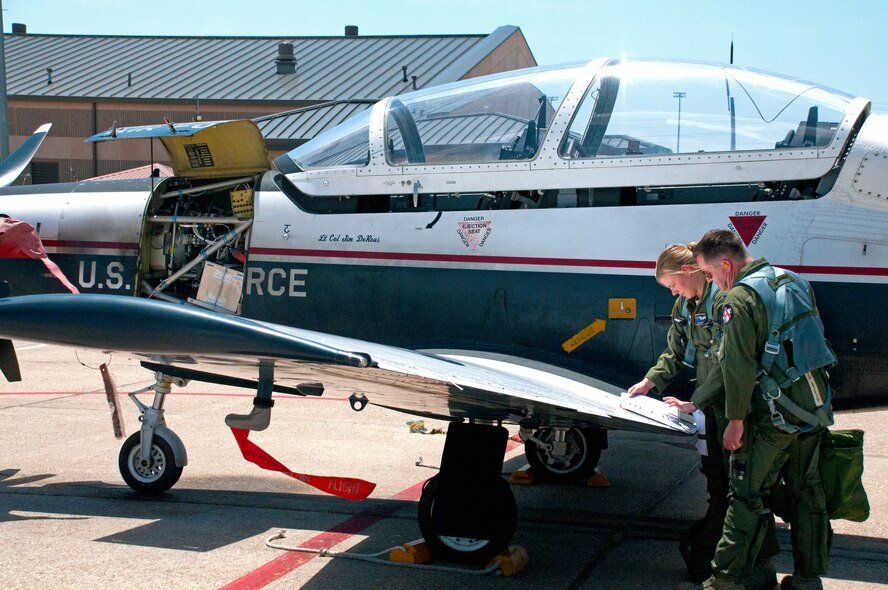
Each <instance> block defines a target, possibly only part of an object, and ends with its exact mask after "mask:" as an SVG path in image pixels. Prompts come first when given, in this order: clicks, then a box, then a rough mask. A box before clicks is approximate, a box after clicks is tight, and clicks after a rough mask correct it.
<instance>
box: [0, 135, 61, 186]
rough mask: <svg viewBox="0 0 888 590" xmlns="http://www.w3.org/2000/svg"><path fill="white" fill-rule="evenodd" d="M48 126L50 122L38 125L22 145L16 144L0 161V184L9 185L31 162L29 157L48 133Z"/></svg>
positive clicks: (34, 152) (35, 151)
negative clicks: (12, 150)
mask: <svg viewBox="0 0 888 590" xmlns="http://www.w3.org/2000/svg"><path fill="white" fill-rule="evenodd" d="M50 127H52V123H44V124H43V125H41V126H40V127H38V128H37V130H36V131H35V132H34V133H33V134H31V137H29V138H28V139H26V140H25V141H24V143H22V145H20V146H18V147H17V148H16V150H15V151H14V152H12V153H11V154H9V156H7V157H6V159H5V160H3V161H2V162H0V186H9V185H10V184H12V183H13V182H15V179H16V178H18V177H19V174H21V173H22V170H24V169H25V168H27V166H28V164H30V163H31V158H33V157H34V154H36V153H37V150H38V149H39V148H40V144H41V143H43V139H44V138H45V137H46V134H47V133H49V129H50Z"/></svg>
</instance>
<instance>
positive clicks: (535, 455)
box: [524, 427, 601, 482]
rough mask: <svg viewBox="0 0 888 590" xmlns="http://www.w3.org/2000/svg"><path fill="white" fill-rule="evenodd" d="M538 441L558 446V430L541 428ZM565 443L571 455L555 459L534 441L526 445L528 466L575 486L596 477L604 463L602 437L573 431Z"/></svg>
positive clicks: (568, 433)
mask: <svg viewBox="0 0 888 590" xmlns="http://www.w3.org/2000/svg"><path fill="white" fill-rule="evenodd" d="M534 438H536V439H539V440H541V441H543V442H544V443H547V444H552V443H554V442H555V429H554V428H548V427H546V428H540V429H538V430H537V431H536V432H534ZM565 439H566V443H567V453H565V454H564V455H563V456H557V455H552V454H550V453H549V452H548V451H546V450H545V449H542V448H540V447H539V446H537V444H536V443H534V442H533V441H527V443H526V444H525V445H524V454H525V456H526V457H527V462H528V463H530V466H531V467H532V468H533V469H534V471H536V472H537V473H539V474H541V475H543V476H544V477H545V478H546V479H549V480H552V481H564V482H573V481H578V480H581V479H585V478H587V477H589V476H590V475H592V473H593V472H594V471H595V468H596V467H597V466H598V461H599V460H600V459H601V447H600V446H599V445H598V444H597V440H598V437H596V436H594V433H593V432H592V429H585V428H570V429H568V431H567V434H566V437H565Z"/></svg>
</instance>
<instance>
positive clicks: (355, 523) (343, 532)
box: [219, 438, 523, 590]
mask: <svg viewBox="0 0 888 590" xmlns="http://www.w3.org/2000/svg"><path fill="white" fill-rule="evenodd" d="M522 445H523V443H521V442H518V441H515V440H512V439H511V438H510V439H509V440H508V442H507V443H506V453H507V454H508V453H510V452H512V451H514V450H515V449H516V448H518V447H520V446H522ZM424 484H425V481H421V482H419V483H416V484H414V485H412V486H410V487H409V488H407V489H405V490H402V491H400V492H398V493H397V494H395V495H394V497H393V499H394V500H404V501H410V502H416V501H418V500H419V497H420V495H422V487H423V485H424ZM398 508H399V507H398V506H386V507H382V508H375V509H372V510H367V511H366V512H362V513H360V514H356V515H355V516H352V517H351V518H349V519H347V520H344V521H343V522H341V523H339V524H337V525H336V526H334V527H333V528H331V529H330V530H328V531H325V532H323V533H320V534H318V535H315V536H314V537H312V538H311V539H309V540H308V541H305V542H304V543H302V544H301V545H299V547H300V548H302V549H330V548H331V547H333V546H335V545H337V544H339V543H342V542H343V541H345V540H347V539H348V538H349V537H351V536H353V535H356V534H358V533H360V532H362V531H364V530H365V529H367V528H369V527H370V526H372V525H374V524H376V523H377V522H379V521H380V520H382V519H384V518H386V517H388V516H390V515H391V514H393V513H394V512H396V511H397V510H398ZM317 556H318V554H317V553H302V552H299V551H289V552H286V553H284V554H283V555H281V556H279V557H276V558H274V559H272V560H271V561H269V562H268V563H266V564H265V565H263V566H260V567H258V568H256V569H255V570H253V571H251V572H250V573H248V574H245V575H243V576H241V577H240V578H238V579H237V580H234V581H233V582H231V583H229V584H226V585H225V586H222V587H221V588H220V589H219V590H258V589H259V588H264V587H265V586H267V585H268V584H271V583H272V582H274V581H275V580H278V579H280V578H282V577H283V576H285V575H287V574H289V573H290V572H292V571H293V570H295V569H296V568H298V567H300V566H303V565H305V564H306V563H308V562H309V561H311V560H312V559H314V558H315V557H317Z"/></svg>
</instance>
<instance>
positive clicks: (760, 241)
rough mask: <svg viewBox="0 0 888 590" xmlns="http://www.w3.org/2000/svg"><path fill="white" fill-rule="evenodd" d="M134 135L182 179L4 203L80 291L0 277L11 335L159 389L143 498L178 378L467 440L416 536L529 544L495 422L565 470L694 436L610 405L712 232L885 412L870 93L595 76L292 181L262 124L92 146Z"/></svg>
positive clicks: (13, 268)
mask: <svg viewBox="0 0 888 590" xmlns="http://www.w3.org/2000/svg"><path fill="white" fill-rule="evenodd" d="M144 137H156V138H159V141H160V142H162V143H163V145H164V146H165V147H166V149H167V151H168V152H169V157H170V160H171V162H172V164H173V168H174V170H175V176H174V177H170V178H150V179H144V180H137V181H126V182H122V181H109V182H80V183H74V184H58V185H44V186H30V187H12V188H7V189H3V191H2V192H0V213H5V214H7V215H9V216H10V217H12V218H15V219H17V220H21V221H24V222H27V223H28V224H30V225H31V226H33V227H34V228H36V229H37V230H39V237H40V239H41V240H42V244H43V246H44V247H45V250H46V253H47V255H48V256H49V257H50V258H51V259H52V260H53V261H55V263H56V264H58V266H59V267H60V268H61V269H62V271H63V272H64V274H65V276H66V277H68V278H69V279H70V281H71V282H72V283H73V284H74V285H76V287H77V289H78V290H79V291H81V294H77V295H75V294H71V293H68V292H67V291H69V289H67V288H66V287H65V285H64V284H63V283H62V282H61V281H60V280H58V279H57V278H55V277H52V276H48V275H46V274H45V272H44V270H43V266H42V265H41V264H40V263H39V262H38V261H36V260H32V259H28V258H8V259H4V260H0V280H3V281H5V282H6V283H8V287H7V289H6V290H7V291H8V292H9V297H8V298H6V299H3V300H0V335H2V336H3V337H4V338H22V339H29V340H37V341H43V342H54V343H59V344H67V345H72V346H77V347H91V348H97V349H101V350H108V351H116V352H119V353H125V354H128V355H130V356H134V357H136V358H138V359H141V361H142V363H143V365H144V366H145V367H146V368H147V369H149V370H150V371H153V372H155V374H156V380H157V382H156V383H155V385H154V386H153V387H152V388H151V389H152V390H153V391H154V395H155V398H154V402H153V404H152V405H151V406H150V407H148V406H147V405H144V404H139V407H140V410H141V411H142V413H143V418H144V420H143V422H142V429H141V432H139V433H136V434H135V435H134V436H133V437H131V438H130V439H129V441H127V443H126V444H125V445H124V447H123V450H122V451H121V461H120V462H121V471H122V473H123V475H124V479H126V481H127V482H128V483H129V484H130V485H131V486H132V487H134V488H135V489H137V490H140V491H143V492H161V491H164V490H166V489H168V488H169V487H170V486H172V485H173V484H174V483H175V481H176V479H177V478H178V477H179V474H180V473H181V470H182V466H183V465H184V464H185V461H186V457H185V449H184V445H183V444H182V442H181V440H179V438H178V437H177V436H176V435H175V434H174V433H173V432H172V430H170V429H169V428H168V427H167V426H166V425H165V423H164V421H163V415H162V408H163V403H164V396H165V395H166V393H167V392H169V390H170V387H171V385H175V384H177V383H180V382H181V381H183V380H191V379H196V380H202V381H209V382H215V383H226V384H240V385H244V386H249V387H254V388H256V390H257V400H256V403H257V404H259V402H260V401H261V400H262V399H263V398H264V399H266V400H267V398H268V396H269V395H270V392H271V391H272V390H274V391H277V392H280V393H285V394H297V395H311V394H318V393H320V392H321V391H322V390H323V389H324V388H325V387H326V388H327V393H334V394H337V395H347V396H350V399H351V401H352V405H353V407H355V408H356V409H360V408H363V406H364V405H365V404H367V403H371V404H377V405H379V406H384V407H387V408H394V409H398V410H403V411H405V412H408V413H411V414H415V415H418V416H427V417H437V418H445V419H449V420H453V421H454V422H453V423H452V424H451V425H450V427H449V428H448V438H447V441H446V444H445V451H444V457H443V460H442V470H441V472H440V473H439V475H437V476H435V477H434V478H432V480H431V481H430V483H429V484H428V485H426V487H425V491H424V493H423V497H422V501H421V502H420V506H419V520H420V526H421V529H422V532H423V534H424V536H425V537H426V540H427V541H429V543H430V544H431V545H432V546H433V549H435V550H437V551H438V552H440V553H443V554H445V555H448V556H450V557H454V556H456V557H463V558H476V557H479V558H480V557H486V556H489V555H491V554H495V553H496V552H497V551H499V550H500V549H502V548H503V547H504V546H505V545H506V544H507V543H508V541H509V539H510V538H511V535H512V532H513V530H514V528H515V502H514V499H513V497H512V495H511V492H510V490H509V488H508V485H507V484H506V483H505V482H504V481H503V480H502V478H501V477H500V475H499V474H500V470H501V465H502V457H503V451H504V448H505V442H506V434H505V430H504V429H503V428H501V427H500V426H498V425H499V424H501V423H511V424H517V425H520V427H521V433H522V435H523V437H524V439H525V441H526V449H527V455H528V459H529V460H530V462H531V464H533V465H535V466H536V467H538V468H539V469H541V470H544V471H546V472H548V473H549V474H552V475H556V476H563V477H569V476H579V475H582V474H588V473H589V472H590V471H591V469H593V468H594V467H595V465H596V463H597V461H598V458H599V455H600V451H601V449H602V448H604V447H605V446H606V444H607V439H606V436H605V433H606V431H607V430H608V429H639V430H661V431H675V432H683V431H686V430H687V426H686V425H685V424H684V423H683V422H682V421H681V418H680V417H676V422H675V423H674V424H671V425H669V424H664V423H663V422H667V421H656V420H653V419H651V418H650V417H648V416H644V415H642V414H641V413H633V412H628V411H626V410H624V409H622V408H621V407H620V396H619V393H620V391H621V390H622V388H625V387H626V386H627V385H628V384H630V383H634V382H635V381H637V380H638V379H639V378H640V377H641V376H642V375H643V374H644V372H645V371H646V369H647V368H648V367H649V366H650V365H651V363H653V362H654V361H655V359H656V358H657V356H658V354H659V353H660V351H661V350H662V348H663V346H664V343H665V333H666V330H667V329H668V327H669V325H670V322H671V321H672V317H671V308H672V303H673V300H672V297H671V296H670V294H669V292H668V291H667V290H666V289H663V288H662V287H660V286H658V285H657V284H656V282H655V280H654V278H653V268H654V260H655V259H656V257H657V255H658V254H659V252H660V251H661V250H662V249H663V248H664V247H665V246H667V245H669V244H673V243H683V242H688V241H692V240H696V239H698V238H699V237H700V236H701V235H702V234H703V233H704V232H705V231H706V230H708V229H711V228H714V227H727V228H730V229H732V230H733V231H735V232H736V233H737V234H738V235H739V236H740V237H741V238H742V239H743V242H744V243H745V244H746V245H747V246H748V248H749V250H750V253H751V254H752V255H753V256H755V257H758V256H765V257H767V258H768V259H769V260H770V261H771V262H772V263H774V264H777V265H779V266H782V267H785V268H788V269H792V270H795V271H797V272H800V273H802V274H803V275H804V276H806V277H808V278H809V279H810V280H811V281H812V282H813V284H814V287H815V290H816V294H817V298H818V303H819V306H820V311H821V314H822V316H823V319H824V323H825V324H826V331H827V335H828V337H829V338H830V339H831V341H832V344H833V346H834V347H835V349H836V351H837V353H838V356H839V359H840V362H839V365H838V366H837V367H836V368H835V369H834V370H833V386H834V390H835V392H834V395H833V399H834V402H835V403H836V405H837V406H840V405H842V404H846V405H847V404H852V403H854V404H860V403H875V402H880V401H883V400H884V395H885V393H886V388H885V383H888V360H886V359H888V341H886V339H885V338H884V332H885V331H886V327H888V326H886V321H885V319H884V318H885V315H884V313H883V310H882V306H883V302H884V301H885V300H886V299H888V117H885V116H882V115H872V114H870V104H869V102H868V101H867V100H865V99H862V98H854V97H851V96H848V95H845V94H842V93H839V92H835V91H833V90H829V89H827V88H823V87H821V86H817V85H815V84H811V83H807V82H801V81H798V80H793V79H788V78H784V77H780V76H776V75H772V74H766V73H762V72H757V71H751V70H747V69H743V68H738V67H734V66H723V65H710V64H699V63H680V62H665V61H631V60H626V61H618V60H609V59H601V60H595V61H592V62H589V63H581V64H574V65H567V66H561V67H544V68H535V69H532V70H523V71H517V72H512V73H507V74H499V75H495V76H491V77H484V78H475V79H471V80H466V81H462V82H458V83H454V84H450V85H447V86H443V87H438V88H430V89H426V90H421V91H418V92H413V93H410V94H405V95H402V96H397V97H391V98H387V99H384V100H382V101H380V102H379V103H377V104H376V105H374V106H373V107H371V108H369V109H368V110H366V111H365V112H363V113H361V114H359V115H356V116H354V117H353V118H351V119H350V120H348V121H346V122H345V123H343V124H342V125H340V126H338V127H335V128H333V129H331V130H329V131H328V132H325V133H323V134H322V135H320V136H318V137H317V138H316V139H314V140H313V141H311V142H309V143H307V144H305V145H302V146H300V147H298V148H296V149H294V150H293V151H291V152H289V153H288V154H285V155H283V156H280V157H279V158H277V159H276V160H275V161H274V165H275V166H274V169H269V168H270V167H269V165H268V160H267V155H266V152H265V148H264V143H263V140H262V137H261V135H260V133H259V131H258V129H257V127H256V125H255V124H254V123H253V122H250V121H228V122H215V123H205V122H200V123H189V124H178V123H167V124H163V125H157V126H149V127H136V128H118V129H112V130H110V131H108V132H105V133H102V134H100V135H98V136H95V137H93V138H92V140H94V141H105V140H112V139H113V140H117V141H122V140H126V139H128V138H133V139H136V138H144ZM3 350H4V355H3V363H2V366H3V367H4V371H5V372H6V374H7V376H10V375H11V376H13V377H15V376H16V373H17V363H16V361H15V358H14V356H13V351H12V347H11V345H10V344H8V343H7V345H6V346H4V348H3ZM334 377H335V378H336V379H335V381H336V382H337V383H342V382H347V383H348V384H349V386H348V389H347V390H335V389H333V386H332V385H331V383H333V381H332V379H333V378H334ZM673 387H680V386H678V385H674V386H673ZM266 405H267V404H266ZM262 407H263V408H264V406H262ZM245 409H246V408H245ZM266 415H267V408H266ZM272 416H273V411H272ZM271 427H272V428H273V427H274V421H273V420H272V422H271Z"/></svg>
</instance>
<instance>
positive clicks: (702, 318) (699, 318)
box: [694, 313, 706, 326]
mask: <svg viewBox="0 0 888 590" xmlns="http://www.w3.org/2000/svg"><path fill="white" fill-rule="evenodd" d="M705 323H706V314H705V313H698V314H694V325H695V326H702V325H703V324H705Z"/></svg>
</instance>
